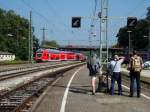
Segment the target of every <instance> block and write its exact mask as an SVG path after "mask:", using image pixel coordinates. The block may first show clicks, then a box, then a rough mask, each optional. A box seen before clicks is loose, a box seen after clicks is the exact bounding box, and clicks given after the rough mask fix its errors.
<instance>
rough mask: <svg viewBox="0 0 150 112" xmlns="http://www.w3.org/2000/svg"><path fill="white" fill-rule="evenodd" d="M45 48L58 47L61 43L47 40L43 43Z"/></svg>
mask: <svg viewBox="0 0 150 112" xmlns="http://www.w3.org/2000/svg"><path fill="white" fill-rule="evenodd" d="M43 47H44V48H58V47H59V45H58V43H57V42H56V41H55V40H52V41H45V42H44V44H43Z"/></svg>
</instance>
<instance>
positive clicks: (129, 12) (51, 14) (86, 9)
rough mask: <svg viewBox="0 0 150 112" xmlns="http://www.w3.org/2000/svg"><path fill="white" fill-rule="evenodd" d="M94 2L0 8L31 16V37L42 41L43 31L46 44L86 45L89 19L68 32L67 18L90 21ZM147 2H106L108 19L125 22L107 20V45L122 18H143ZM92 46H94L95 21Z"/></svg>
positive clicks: (25, 2)
mask: <svg viewBox="0 0 150 112" xmlns="http://www.w3.org/2000/svg"><path fill="white" fill-rule="evenodd" d="M97 1H98V4H97V10H96V13H98V12H99V10H100V0H97ZM94 4H95V0H0V8H3V9H6V10H10V9H12V10H14V11H15V12H16V13H17V14H19V15H21V16H23V17H25V18H27V19H28V18H29V11H30V10H32V12H33V26H34V27H35V32H34V34H35V35H36V36H37V37H38V39H39V40H41V39H42V31H41V29H42V28H43V27H45V28H46V29H47V30H46V40H56V41H57V42H58V43H59V44H61V45H67V44H72V45H89V31H90V24H91V19H90V18H83V19H82V24H81V28H80V29H74V28H71V18H72V17H75V16H82V17H91V16H92V15H93V10H94ZM147 7H150V0H109V12H108V15H109V17H125V19H110V20H109V24H108V26H109V28H108V36H109V41H110V43H111V44H113V43H115V42H116V40H117V38H116V34H117V32H118V30H119V28H120V27H123V26H125V25H126V18H127V17H129V16H135V17H137V18H138V19H140V18H145V16H146V12H147V10H146V8H147ZM95 24H96V25H95V28H94V32H95V33H96V37H92V45H98V41H96V40H98V39H99V21H98V20H97V21H95Z"/></svg>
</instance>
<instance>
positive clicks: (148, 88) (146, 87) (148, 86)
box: [122, 74, 150, 95]
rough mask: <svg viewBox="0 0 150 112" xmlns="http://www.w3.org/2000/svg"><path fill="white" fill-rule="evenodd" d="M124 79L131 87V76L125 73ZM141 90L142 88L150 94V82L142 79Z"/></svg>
mask: <svg viewBox="0 0 150 112" xmlns="http://www.w3.org/2000/svg"><path fill="white" fill-rule="evenodd" d="M122 81H123V83H124V84H125V85H127V86H128V87H130V77H129V76H128V75H125V74H123V75H122ZM141 90H142V92H143V93H145V94H147V95H149V93H150V83H149V82H146V81H142V80H141Z"/></svg>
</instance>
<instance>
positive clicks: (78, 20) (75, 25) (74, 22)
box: [72, 17, 81, 28]
mask: <svg viewBox="0 0 150 112" xmlns="http://www.w3.org/2000/svg"><path fill="white" fill-rule="evenodd" d="M80 27H81V17H72V28H80Z"/></svg>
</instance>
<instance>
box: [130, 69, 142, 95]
mask: <svg viewBox="0 0 150 112" xmlns="http://www.w3.org/2000/svg"><path fill="white" fill-rule="evenodd" d="M135 80H136V89H137V95H138V96H139V95H140V93H141V84H140V72H130V81H131V83H130V95H131V96H132V95H133V93H134V89H135V88H134V83H135Z"/></svg>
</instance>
